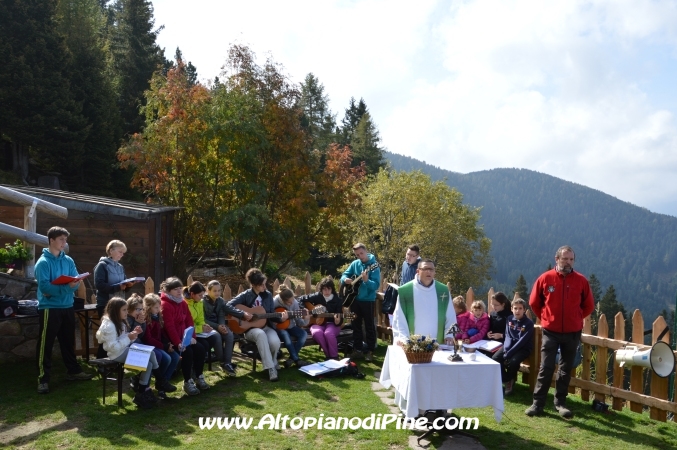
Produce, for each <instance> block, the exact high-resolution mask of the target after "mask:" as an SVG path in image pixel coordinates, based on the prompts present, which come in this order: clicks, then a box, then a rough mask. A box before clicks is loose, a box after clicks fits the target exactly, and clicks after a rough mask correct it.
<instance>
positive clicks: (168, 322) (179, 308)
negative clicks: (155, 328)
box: [160, 293, 195, 348]
mask: <svg viewBox="0 0 677 450" xmlns="http://www.w3.org/2000/svg"><path fill="white" fill-rule="evenodd" d="M160 298H161V299H162V318H163V319H164V322H165V333H167V337H168V338H169V342H171V343H172V345H174V347H177V348H178V346H179V344H180V343H181V341H182V338H183V332H184V331H185V330H186V328H188V327H192V326H194V324H193V317H192V316H191V315H190V311H189V310H188V304H187V303H186V302H184V301H182V302H181V303H176V302H175V301H174V300H172V299H171V298H169V297H167V296H166V295H165V294H164V293H162V295H161V296H160ZM194 337H195V331H194V330H193V338H194Z"/></svg>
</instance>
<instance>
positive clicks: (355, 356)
mask: <svg viewBox="0 0 677 450" xmlns="http://www.w3.org/2000/svg"><path fill="white" fill-rule="evenodd" d="M362 358H364V353H362V352H361V351H359V350H355V351H354V352H352V353H351V354H350V359H362Z"/></svg>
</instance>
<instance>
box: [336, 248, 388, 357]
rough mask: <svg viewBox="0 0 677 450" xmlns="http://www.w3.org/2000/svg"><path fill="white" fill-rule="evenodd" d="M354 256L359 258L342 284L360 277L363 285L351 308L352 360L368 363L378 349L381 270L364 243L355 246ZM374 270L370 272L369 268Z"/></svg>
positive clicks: (352, 281)
mask: <svg viewBox="0 0 677 450" xmlns="http://www.w3.org/2000/svg"><path fill="white" fill-rule="evenodd" d="M353 254H355V257H356V258H357V259H356V260H355V261H353V262H352V263H351V264H350V266H349V267H348V269H346V271H345V272H343V276H342V277H341V283H344V284H353V283H354V282H356V281H357V279H358V277H359V278H361V281H362V282H361V283H360V286H359V288H358V291H357V297H356V298H355V301H354V302H353V304H352V306H351V308H350V309H351V310H352V311H353V312H354V313H355V318H354V319H353V353H352V354H351V355H350V357H351V358H353V359H356V358H361V357H363V356H365V357H366V359H367V361H371V360H372V358H373V351H374V349H375V348H376V326H375V324H374V302H375V300H376V290H377V289H378V287H379V284H380V283H381V269H380V268H379V267H378V264H377V263H376V258H375V257H374V255H372V254H371V253H367V247H366V246H365V245H364V244H362V243H357V244H355V245H353ZM370 267H371V268H372V269H371V270H369V268H370ZM362 322H364V328H365V330H366V334H367V339H366V344H367V353H366V355H363V353H362V348H363V346H362V345H363V339H362Z"/></svg>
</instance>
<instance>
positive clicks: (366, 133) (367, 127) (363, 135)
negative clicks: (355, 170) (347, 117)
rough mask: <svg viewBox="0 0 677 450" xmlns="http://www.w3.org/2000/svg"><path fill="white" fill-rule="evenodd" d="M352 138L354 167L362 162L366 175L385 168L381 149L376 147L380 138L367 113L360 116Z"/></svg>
mask: <svg viewBox="0 0 677 450" xmlns="http://www.w3.org/2000/svg"><path fill="white" fill-rule="evenodd" d="M352 136H353V137H352V141H351V143H350V147H351V148H352V150H353V163H354V164H355V165H359V164H361V163H362V162H364V163H365V165H366V168H367V174H376V173H378V171H379V169H380V168H385V160H384V159H383V149H382V148H381V147H379V145H378V144H379V142H380V141H381V138H380V136H379V133H378V130H377V129H376V126H375V125H374V122H373V121H372V120H371V115H370V114H369V113H365V114H364V115H362V118H361V119H360V122H359V123H358V124H357V128H355V131H353V135H352Z"/></svg>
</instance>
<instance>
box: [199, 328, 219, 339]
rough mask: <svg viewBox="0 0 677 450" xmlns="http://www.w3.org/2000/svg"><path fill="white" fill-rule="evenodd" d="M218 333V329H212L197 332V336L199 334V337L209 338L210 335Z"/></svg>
mask: <svg viewBox="0 0 677 450" xmlns="http://www.w3.org/2000/svg"><path fill="white" fill-rule="evenodd" d="M216 333H217V331H216V330H212V331H210V332H209V333H205V332H204V331H203V332H202V333H195V336H197V337H199V338H208V337H209V336H211V335H212V334H216Z"/></svg>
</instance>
